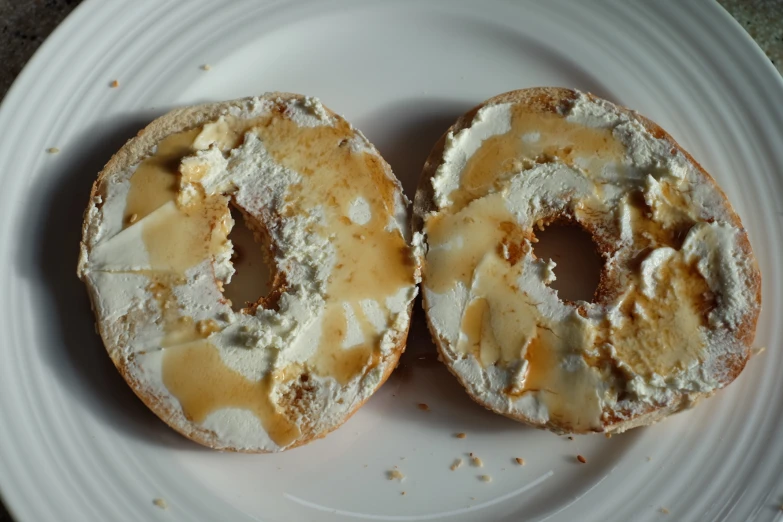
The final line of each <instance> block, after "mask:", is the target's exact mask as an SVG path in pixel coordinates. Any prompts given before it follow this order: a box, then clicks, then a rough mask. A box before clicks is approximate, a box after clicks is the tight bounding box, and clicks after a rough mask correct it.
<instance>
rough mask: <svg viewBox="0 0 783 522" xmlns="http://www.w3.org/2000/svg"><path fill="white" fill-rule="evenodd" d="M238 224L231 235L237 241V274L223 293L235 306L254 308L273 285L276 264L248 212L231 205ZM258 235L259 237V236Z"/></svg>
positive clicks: (235, 260)
mask: <svg viewBox="0 0 783 522" xmlns="http://www.w3.org/2000/svg"><path fill="white" fill-rule="evenodd" d="M231 217H232V218H233V219H234V227H233V228H232V229H231V232H230V233H229V234H228V238H229V239H230V240H231V242H232V243H233V245H234V253H233V255H232V256H231V263H232V264H233V265H234V270H235V272H234V275H233V277H232V278H231V283H229V284H227V285H224V287H223V295H224V296H225V297H226V298H228V299H230V300H231V307H232V308H233V309H234V311H236V312H239V311H241V310H242V309H245V308H252V307H253V305H255V304H256V303H258V302H259V301H260V300H261V299H263V298H264V297H266V296H267V295H269V293H270V291H271V287H272V267H271V265H270V263H269V261H268V259H267V258H268V252H269V246H268V245H267V244H266V241H265V240H264V238H263V235H262V234H254V233H253V230H252V229H251V228H250V227H249V226H248V223H247V222H246V221H245V216H244V215H243V214H242V212H240V211H239V210H238V209H236V208H235V207H234V206H233V205H232V206H231ZM257 238H258V239H257Z"/></svg>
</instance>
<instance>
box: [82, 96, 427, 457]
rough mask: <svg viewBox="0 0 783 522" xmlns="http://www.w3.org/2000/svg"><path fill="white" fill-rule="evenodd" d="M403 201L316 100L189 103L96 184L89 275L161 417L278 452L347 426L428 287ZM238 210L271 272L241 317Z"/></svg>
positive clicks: (389, 363)
mask: <svg viewBox="0 0 783 522" xmlns="http://www.w3.org/2000/svg"><path fill="white" fill-rule="evenodd" d="M407 206H408V202H407V200H406V198H405V196H404V195H403V193H402V189H401V186H400V183H399V181H398V180H397V179H396V178H395V177H394V175H393V173H392V171H391V169H390V168H389V166H388V164H387V163H386V162H385V161H384V160H383V158H381V156H380V155H379V153H378V151H377V150H376V149H375V148H374V147H373V146H372V145H371V144H370V143H369V142H368V141H367V139H366V138H365V137H364V136H363V135H362V134H361V133H360V132H359V131H357V130H355V129H354V128H353V127H351V125H350V124H349V123H348V122H346V121H345V120H344V119H343V118H342V117H340V116H338V115H336V114H335V113H333V112H332V111H330V110H328V109H326V108H324V107H323V106H322V105H321V104H320V102H318V101H317V100H315V99H313V98H306V97H303V96H299V95H294V94H285V93H270V94H265V95H263V96H260V97H255V98H245V99H241V100H235V101H230V102H225V103H214V104H206V105H199V106H195V107H187V108H183V109H178V110H175V111H172V112H170V113H168V114H166V115H165V116H162V117H161V118H158V119H157V120H155V121H154V122H152V123H151V124H150V125H149V126H147V127H146V128H145V129H143V130H142V131H141V132H140V133H139V135H138V136H137V137H136V138H134V139H132V140H130V141H129V142H128V143H127V144H126V145H125V146H124V147H122V149H120V151H119V152H117V154H115V156H114V157H113V158H112V159H111V161H109V163H108V164H107V165H106V167H105V168H104V169H103V171H102V172H101V173H100V176H99V178H98V180H97V181H96V183H95V185H94V186H93V190H92V196H91V199H90V204H89V206H88V208H87V211H86V214H85V220H84V229H83V238H82V244H81V256H80V259H79V266H78V275H79V277H80V278H81V279H82V280H83V281H84V282H85V283H86V285H87V288H88V290H89V294H90V298H91V301H92V305H93V310H94V312H95V315H96V318H97V325H98V329H99V332H100V335H101V337H102V338H103V341H104V344H105V346H106V349H107V351H108V353H109V355H110V356H111V358H112V360H113V361H114V363H115V365H116V366H117V368H118V369H119V371H120V373H121V374H122V375H123V377H124V378H125V380H126V381H127V382H128V384H129V385H130V386H131V387H132V388H133V390H134V391H135V392H136V394H137V395H138V396H139V397H140V398H141V399H142V400H143V401H144V402H145V403H146V404H147V406H149V408H150V409H152V410H153V411H154V412H155V413H156V414H157V415H158V416H159V417H160V418H161V419H163V420H164V421H165V422H166V423H167V424H169V425H170V426H171V427H172V428H174V429H176V430H177V431H179V432H180V433H182V434H183V435H185V436H187V437H189V438H191V439H192V440H194V441H196V442H199V443H201V444H204V445H206V446H209V447H211V448H216V449H224V450H234V451H247V452H272V451H281V450H285V449H288V448H292V447H295V446H299V445H302V444H305V443H307V442H309V441H311V440H313V439H316V438H319V437H322V436H324V435H325V434H327V433H328V432H330V431H332V430H334V429H335V428H337V427H338V426H339V425H340V424H342V423H343V422H344V421H345V420H346V419H348V417H350V415H351V414H353V413H354V412H355V411H356V410H357V409H358V408H359V407H360V406H361V405H362V404H363V403H364V402H365V401H366V400H367V399H368V398H369V397H370V395H372V393H373V392H374V391H375V390H377V389H378V387H379V386H380V385H381V384H382V383H383V382H384V381H385V380H386V378H387V377H388V376H389V374H390V373H391V371H392V370H393V369H394V368H395V366H396V365H397V362H398V359H399V357H400V355H401V353H402V352H403V350H404V349H405V340H406V336H407V331H408V326H409V324H410V315H411V308H412V302H413V299H414V297H415V296H416V293H417V287H416V284H417V282H418V280H419V266H418V261H417V259H416V258H415V257H414V253H413V251H412V249H411V248H410V246H409V243H410V242H409V239H410V237H409V223H408V211H407ZM230 207H234V208H235V209H237V210H238V211H240V212H241V213H242V215H243V216H244V218H245V222H246V223H247V225H248V227H249V228H251V230H252V231H253V233H254V235H255V238H256V241H257V243H258V248H259V249H263V250H264V253H265V255H266V259H267V261H268V265H269V267H268V268H269V269H270V270H271V273H272V277H271V283H270V285H271V289H270V291H269V293H268V294H267V295H264V296H259V299H258V300H257V301H256V302H255V303H248V305H247V306H245V307H244V308H242V309H237V310H236V311H235V310H234V309H233V308H232V303H231V302H230V301H229V300H228V299H227V298H226V297H225V296H224V294H223V290H224V285H226V284H228V283H229V282H230V281H231V277H232V274H233V273H234V268H233V266H232V263H231V257H232V253H233V247H232V243H231V241H230V240H229V239H228V234H229V232H230V230H231V228H232V226H233V224H234V223H233V219H232V217H231V213H230Z"/></svg>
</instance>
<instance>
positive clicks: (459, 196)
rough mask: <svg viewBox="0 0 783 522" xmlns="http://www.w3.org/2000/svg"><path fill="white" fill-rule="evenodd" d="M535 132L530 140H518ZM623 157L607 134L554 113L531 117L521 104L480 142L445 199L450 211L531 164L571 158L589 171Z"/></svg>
mask: <svg viewBox="0 0 783 522" xmlns="http://www.w3.org/2000/svg"><path fill="white" fill-rule="evenodd" d="M534 133H539V138H538V140H536V141H527V140H525V139H523V136H525V135H530V134H534ZM624 154H625V147H624V146H623V144H622V143H621V142H619V141H618V140H616V139H615V138H614V136H613V135H612V130H611V129H600V128H594V127H587V126H585V125H581V124H579V123H574V122H568V121H566V120H565V119H564V118H563V117H562V116H561V115H559V114H555V113H543V114H541V113H531V112H528V111H527V108H526V107H524V106H523V105H521V104H520V105H514V106H513V107H512V112H511V130H509V131H508V132H507V133H505V134H501V135H498V136H492V137H490V138H488V139H486V140H484V141H483V142H482V144H481V147H480V148H479V150H477V151H476V153H475V154H473V156H471V157H470V159H469V160H468V162H467V164H466V165H465V168H464V169H463V171H462V175H461V177H460V187H459V189H458V190H457V191H455V192H454V193H452V194H451V195H450V197H451V199H452V202H453V209H452V210H453V211H458V210H459V209H461V208H463V207H464V206H465V205H466V204H467V203H469V202H470V201H473V200H474V199H476V198H479V197H481V196H483V195H485V194H487V193H488V192H489V191H490V190H491V189H492V188H493V187H495V188H497V187H499V186H501V185H502V184H503V182H504V181H506V180H508V179H509V178H510V177H511V176H513V175H514V174H516V173H518V172H519V171H520V170H522V168H523V166H528V167H529V166H530V164H531V163H532V162H549V161H552V160H553V159H554V158H555V157H557V158H558V160H559V161H560V162H562V163H565V164H567V165H573V162H574V160H575V159H577V158H580V159H583V160H584V161H586V162H587V164H586V168H587V170H588V171H590V170H592V169H591V167H593V166H598V167H599V168H598V169H596V170H597V171H598V172H600V166H602V165H603V163H606V162H610V161H616V162H619V161H620V159H621V158H622V157H623V155H624Z"/></svg>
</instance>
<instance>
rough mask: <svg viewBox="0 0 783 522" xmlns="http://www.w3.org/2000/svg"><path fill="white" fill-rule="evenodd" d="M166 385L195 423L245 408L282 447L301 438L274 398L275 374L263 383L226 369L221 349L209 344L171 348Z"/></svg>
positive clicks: (168, 349)
mask: <svg viewBox="0 0 783 522" xmlns="http://www.w3.org/2000/svg"><path fill="white" fill-rule="evenodd" d="M163 384H165V386H166V388H167V389H168V390H169V391H170V392H171V393H172V394H173V395H174V396H175V397H177V399H178V400H179V402H180V405H181V406H182V411H183V412H184V413H185V416H186V417H187V418H188V419H189V420H191V421H193V422H196V423H201V422H204V420H205V419H206V418H207V416H208V415H209V414H210V413H212V412H213V411H216V410H219V409H222V408H242V409H246V410H249V411H252V412H253V413H254V414H255V416H256V417H258V419H259V420H260V421H261V425H262V426H263V427H264V430H265V431H266V432H267V434H269V438H271V439H272V441H274V443H275V444H277V445H278V446H287V445H288V444H290V443H291V442H293V441H294V440H296V438H297V437H298V436H299V428H297V426H296V424H294V423H293V422H291V421H290V420H289V419H288V418H287V417H286V416H285V415H284V414H283V413H281V412H280V411H278V409H277V407H276V406H275V404H274V403H273V402H272V400H271V399H270V391H271V387H272V374H271V373H269V374H267V376H266V377H265V378H263V379H262V380H260V381H251V380H249V379H247V378H246V377H245V376H243V375H242V374H241V373H239V372H237V371H235V370H233V369H231V368H229V367H228V366H226V364H225V363H224V362H223V360H222V359H221V358H220V352H219V351H218V349H217V348H216V347H215V346H213V345H212V344H210V343H209V342H207V341H202V342H199V343H195V344H188V345H182V346H174V347H171V348H167V349H166V358H165V363H164V364H163Z"/></svg>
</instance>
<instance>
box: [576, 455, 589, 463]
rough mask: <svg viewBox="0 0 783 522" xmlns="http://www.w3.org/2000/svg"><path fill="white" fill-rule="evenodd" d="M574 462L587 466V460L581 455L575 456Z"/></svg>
mask: <svg viewBox="0 0 783 522" xmlns="http://www.w3.org/2000/svg"><path fill="white" fill-rule="evenodd" d="M576 460H578V461H579V462H581V463H582V464H587V459H586V458H584V457H583V456H582V455H577V456H576Z"/></svg>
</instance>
